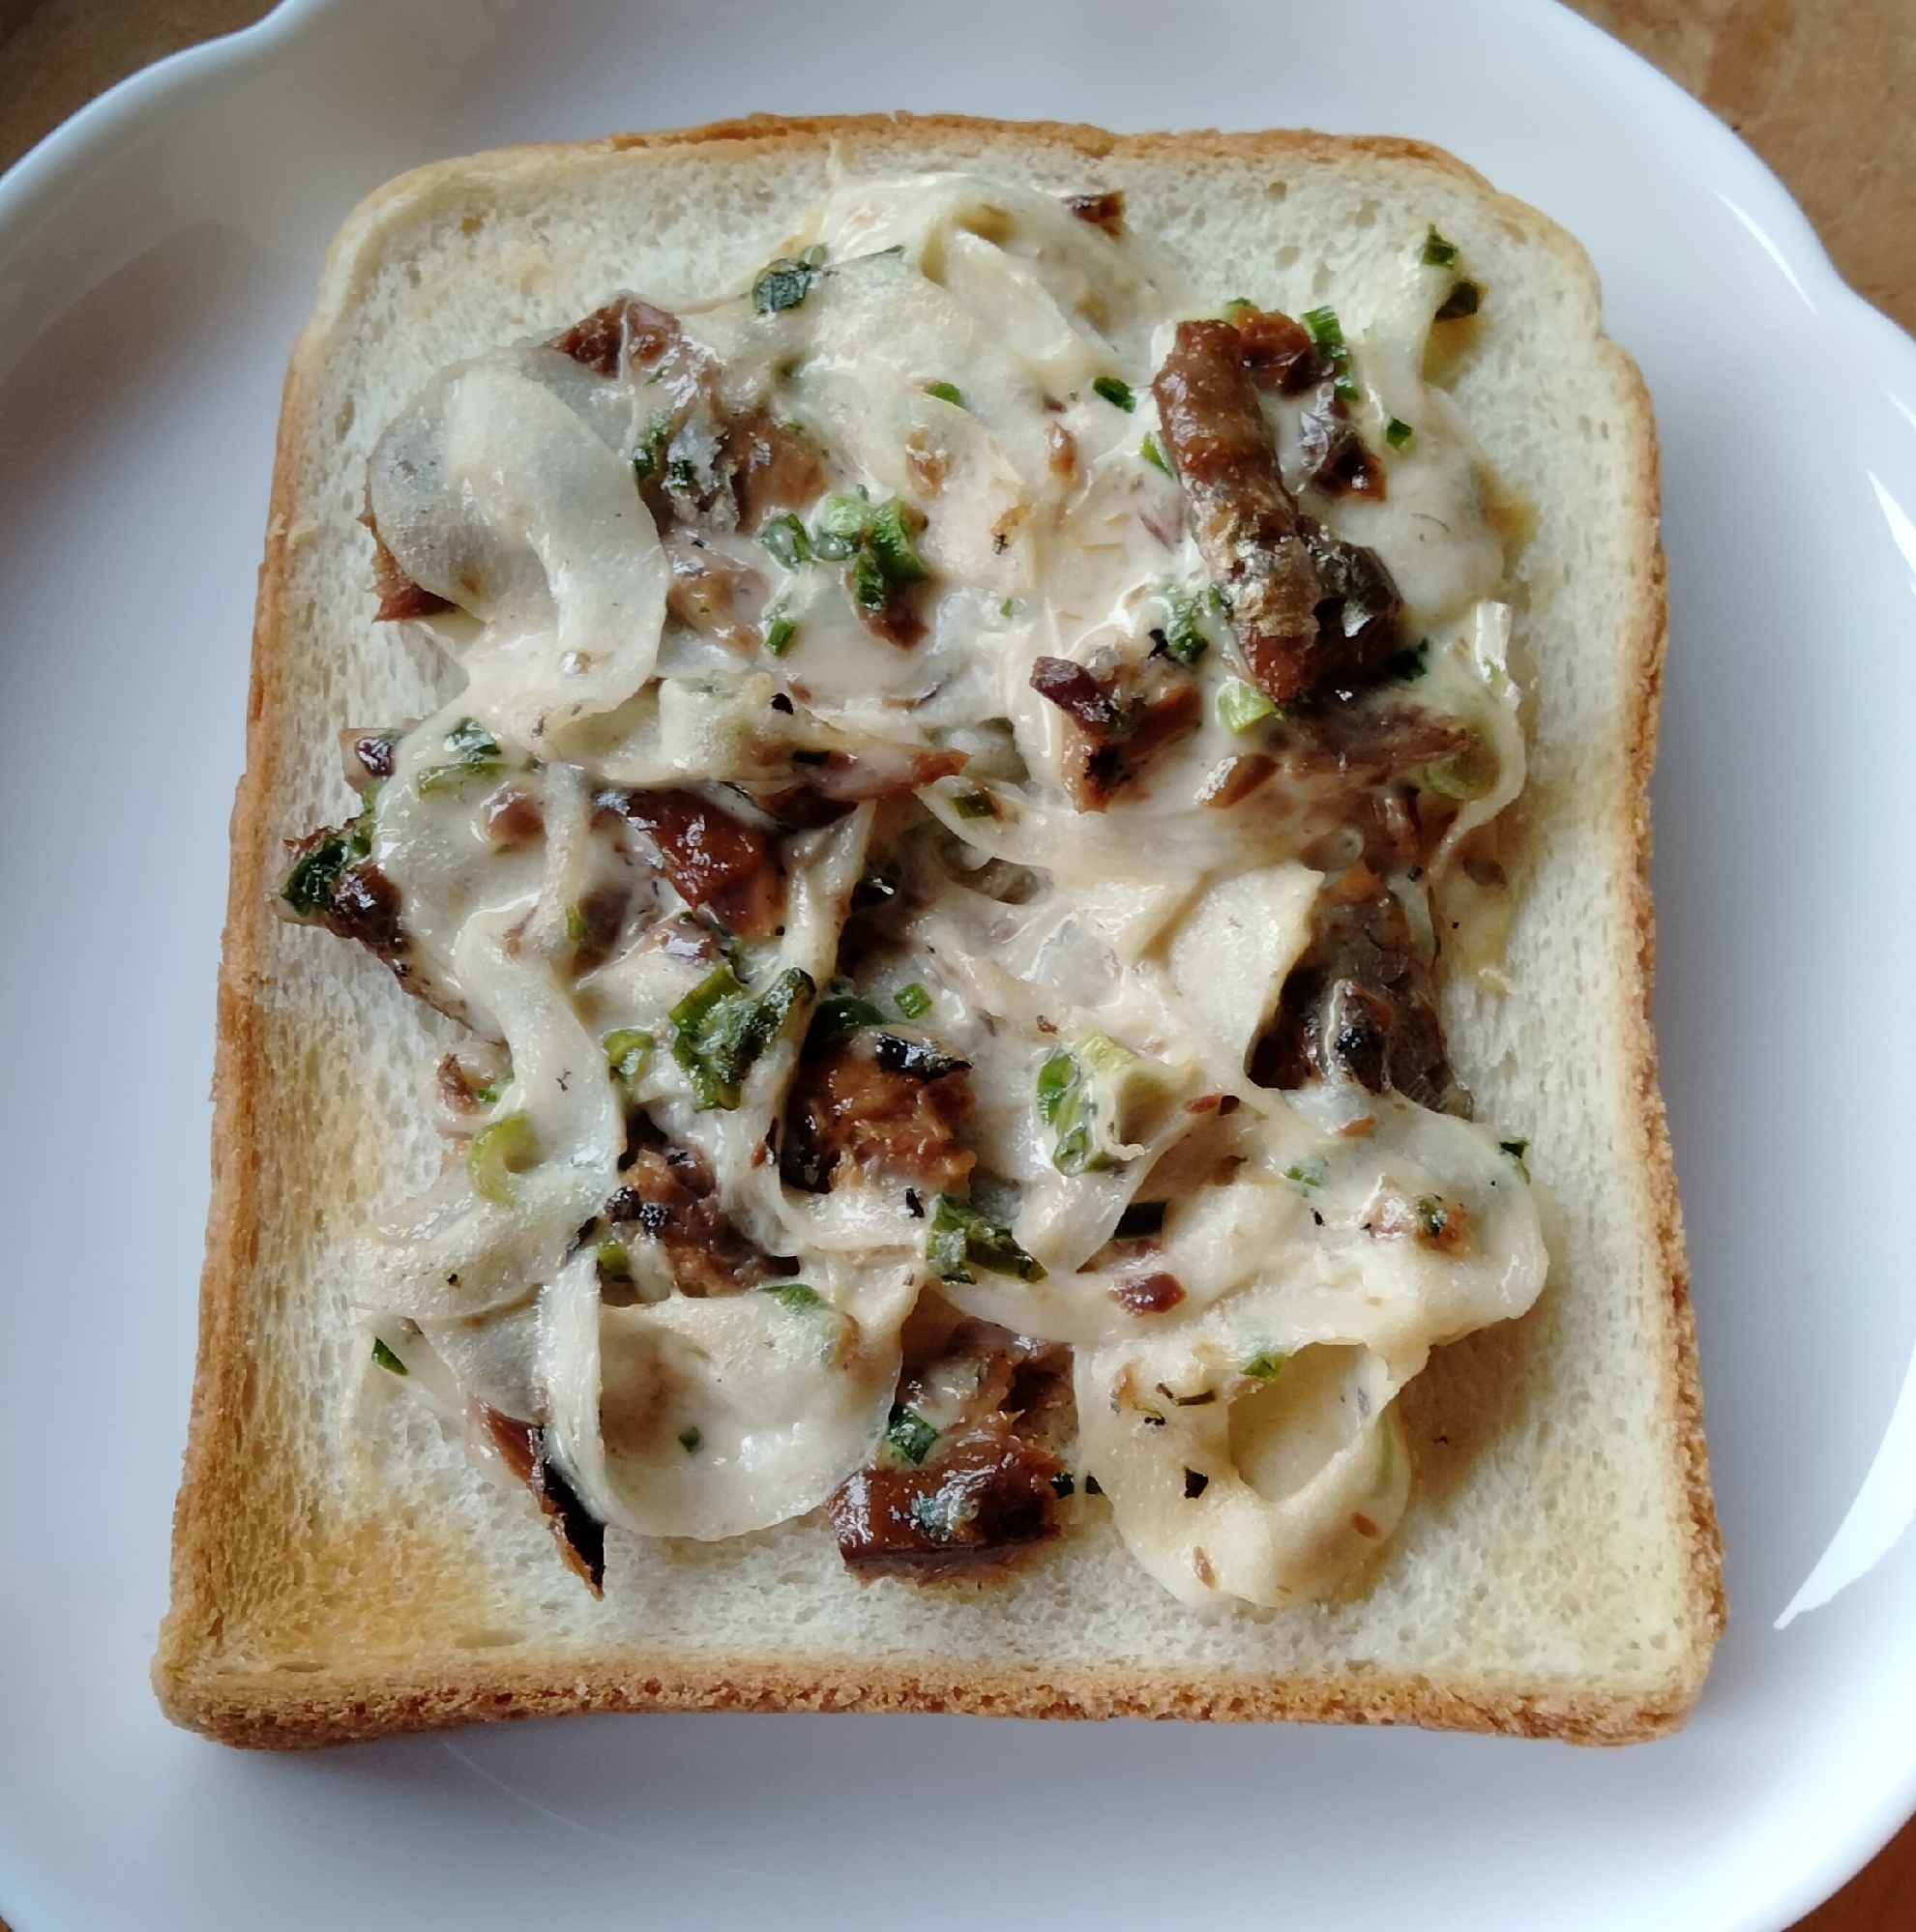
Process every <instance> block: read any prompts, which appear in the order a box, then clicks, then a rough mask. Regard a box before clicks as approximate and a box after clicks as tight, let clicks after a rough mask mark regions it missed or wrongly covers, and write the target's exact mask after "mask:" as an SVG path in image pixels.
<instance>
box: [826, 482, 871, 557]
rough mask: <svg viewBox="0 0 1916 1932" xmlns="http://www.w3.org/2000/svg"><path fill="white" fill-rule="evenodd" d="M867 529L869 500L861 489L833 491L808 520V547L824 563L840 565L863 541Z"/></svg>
mask: <svg viewBox="0 0 1916 1932" xmlns="http://www.w3.org/2000/svg"><path fill="white" fill-rule="evenodd" d="M870 526H871V500H870V497H868V496H867V495H866V494H865V492H864V490H862V489H858V490H849V489H839V490H834V491H833V492H832V493H831V495H830V496H828V497H826V498H825V500H824V501H823V502H822V503H820V504H819V506H818V514H817V515H816V516H814V517H813V518H812V519H811V548H812V550H813V552H814V554H816V555H817V556H820V557H822V558H823V559H824V560H825V561H826V562H827V563H828V564H841V563H843V562H844V560H845V559H846V558H847V557H849V556H850V555H851V554H852V552H853V551H854V550H856V549H857V548H858V546H859V544H860V543H862V542H864V541H865V533H866V531H867V530H868V529H870Z"/></svg>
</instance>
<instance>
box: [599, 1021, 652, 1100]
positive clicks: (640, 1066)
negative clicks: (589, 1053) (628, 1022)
mask: <svg viewBox="0 0 1916 1932" xmlns="http://www.w3.org/2000/svg"><path fill="white" fill-rule="evenodd" d="M599 1043H600V1045H602V1046H603V1047H604V1049H605V1064H606V1066H607V1067H609V1068H611V1069H612V1077H613V1078H614V1079H615V1080H619V1081H621V1082H623V1083H624V1084H625V1085H626V1086H628V1087H630V1086H631V1085H632V1084H633V1082H634V1081H635V1080H636V1079H637V1078H638V1077H639V1075H640V1074H641V1073H643V1072H644V1071H645V1068H646V1067H647V1065H648V1064H649V1063H650V1061H651V1059H652V1049H653V1047H654V1046H655V1045H656V1044H657V1042H656V1041H655V1040H654V1039H653V1038H652V1036H651V1035H650V1034H649V1033H647V1032H645V1031H644V1029H643V1028H641V1027H635V1026H622V1027H618V1028H616V1029H615V1030H614V1031H613V1032H611V1033H608V1034H607V1035H606V1036H605V1038H604V1039H603V1040H601V1041H600V1042H599Z"/></svg>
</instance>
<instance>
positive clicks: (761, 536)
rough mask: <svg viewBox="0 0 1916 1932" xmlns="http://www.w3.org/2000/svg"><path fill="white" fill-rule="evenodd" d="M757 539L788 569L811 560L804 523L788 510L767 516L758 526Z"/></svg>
mask: <svg viewBox="0 0 1916 1932" xmlns="http://www.w3.org/2000/svg"><path fill="white" fill-rule="evenodd" d="M758 541H759V542H761V543H763V544H764V545H765V547H766V549H768V550H769V551H771V553H772V555H773V556H774V557H775V558H776V559H777V560H778V561H779V562H780V563H781V564H782V565H783V566H784V568H785V569H786V570H788V571H796V570H798V569H799V568H800V567H801V566H802V565H805V564H809V563H811V539H810V538H808V537H807V536H806V534H805V525H804V524H803V523H801V522H800V521H799V520H798V518H797V517H796V516H794V515H793V514H792V513H791V512H790V511H789V510H787V511H784V512H781V514H780V515H778V516H768V517H767V518H766V519H765V521H764V523H763V524H761V525H760V526H759V531H758Z"/></svg>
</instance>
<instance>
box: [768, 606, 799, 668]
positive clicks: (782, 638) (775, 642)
mask: <svg viewBox="0 0 1916 1932" xmlns="http://www.w3.org/2000/svg"><path fill="white" fill-rule="evenodd" d="M771 615H772V621H771V622H770V623H769V624H768V625H766V627H765V649H766V652H767V653H768V655H770V656H771V657H774V658H782V657H783V656H784V655H785V653H786V652H787V651H789V650H790V649H791V648H792V646H793V645H794V644H795V643H797V641H798V626H797V625H796V624H795V623H793V622H792V620H791V619H790V618H789V617H787V616H786V615H785V613H784V612H783V611H782V610H774V611H773V612H772V614H771Z"/></svg>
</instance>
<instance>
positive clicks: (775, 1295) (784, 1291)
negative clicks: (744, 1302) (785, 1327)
mask: <svg viewBox="0 0 1916 1932" xmlns="http://www.w3.org/2000/svg"><path fill="white" fill-rule="evenodd" d="M760 1292H761V1293H762V1294H766V1295H769V1296H771V1298H772V1299H773V1301H775V1302H781V1303H783V1304H784V1305H785V1306H786V1307H787V1308H815V1307H817V1305H818V1303H819V1301H820V1299H821V1297H820V1296H819V1293H818V1291H817V1289H815V1288H811V1287H808V1286H807V1285H806V1284H805V1283H804V1282H803V1281H768V1282H767V1283H766V1284H765V1286H764V1288H763V1289H762V1290H761V1291H760Z"/></svg>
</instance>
